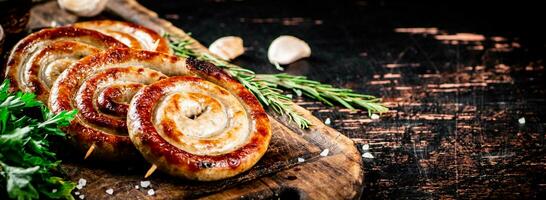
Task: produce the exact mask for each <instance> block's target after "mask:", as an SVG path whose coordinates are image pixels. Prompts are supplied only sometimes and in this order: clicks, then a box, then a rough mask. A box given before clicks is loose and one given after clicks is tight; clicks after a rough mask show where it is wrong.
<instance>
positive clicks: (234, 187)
mask: <svg viewBox="0 0 546 200" xmlns="http://www.w3.org/2000/svg"><path fill="white" fill-rule="evenodd" d="M107 9H108V13H105V14H104V15H102V16H99V17H97V18H99V19H101V18H114V19H116V18H119V19H124V20H127V21H130V22H134V23H137V24H141V25H144V26H146V27H148V28H151V29H154V30H155V31H157V32H159V33H169V34H172V35H175V36H177V37H181V38H187V39H192V38H190V37H189V36H188V35H187V34H186V33H185V32H184V31H182V30H181V29H178V28H177V27H174V26H173V25H172V24H171V23H170V22H168V21H166V20H163V19H160V18H158V17H157V14H155V13H154V12H152V11H149V10H147V9H146V8H144V7H142V6H141V5H139V4H138V3H137V2H136V1H134V0H110V2H109V4H108V6H107ZM31 12H32V15H31V21H30V25H29V28H30V29H36V28H40V27H48V26H59V25H65V24H70V23H74V22H76V21H78V20H79V19H78V18H77V17H75V16H73V15H71V14H70V13H67V12H64V11H61V10H59V8H58V6H57V4H56V3H55V2H48V3H44V4H40V5H37V6H35V7H34V8H33V9H32V11H31ZM192 40H193V39H192ZM193 44H194V46H193V47H194V48H196V49H197V50H199V51H203V52H206V51H207V49H206V48H205V47H204V46H203V45H201V44H200V43H198V42H197V41H196V40H194V43H193ZM294 108H295V109H297V110H298V111H299V112H301V113H302V114H303V116H305V117H306V118H307V119H309V120H310V121H311V122H312V124H313V126H312V127H311V128H310V129H308V130H305V131H302V130H300V129H299V128H297V127H295V126H294V125H292V124H290V123H288V122H287V120H286V119H285V118H284V117H281V116H277V115H275V114H274V113H273V112H269V113H270V114H271V116H270V120H271V124H272V130H273V137H272V139H271V144H270V148H269V149H268V151H267V152H266V154H265V155H264V157H263V158H262V159H261V160H260V162H258V163H257V164H256V166H254V167H253V168H252V169H251V170H250V171H248V172H246V173H243V174H241V175H239V176H236V177H233V178H230V179H227V180H223V181H216V182H192V181H186V180H179V179H173V178H172V177H169V176H167V175H164V174H162V173H157V174H154V176H152V177H151V179H150V180H151V183H152V184H151V186H150V187H148V188H138V189H137V188H135V186H136V185H138V184H139V182H140V181H141V180H143V178H142V176H143V174H144V172H145V170H146V168H147V167H148V166H149V164H147V163H144V162H140V163H135V164H130V165H127V164H123V163H97V162H92V161H85V162H84V161H79V159H78V158H73V159H67V160H66V161H65V163H64V164H63V167H64V169H65V170H66V171H67V173H68V175H69V177H70V178H71V179H73V180H75V181H78V180H79V179H80V178H84V179H86V180H87V185H86V186H85V187H84V188H83V189H81V190H78V193H79V195H82V194H83V195H85V199H182V198H192V199H193V198H201V199H239V198H245V199H246V198H248V199H271V198H276V197H285V198H302V199H355V198H359V197H360V195H361V190H362V184H363V178H362V177H363V170H362V167H361V156H360V153H359V152H358V150H357V149H356V148H355V145H354V143H353V141H352V140H350V139H349V138H347V137H346V136H344V135H343V134H341V133H339V132H337V131H336V130H334V129H332V128H330V127H328V126H326V125H324V124H323V123H322V121H321V120H319V119H317V118H315V117H314V116H313V115H312V114H311V113H310V112H309V111H307V110H305V109H304V108H302V107H299V106H297V105H295V104H294ZM324 149H329V152H330V153H329V154H328V156H320V155H319V154H320V152H321V151H322V150H324ZM298 158H304V159H305V161H304V162H301V163H300V162H298ZM110 188H111V189H113V190H114V193H113V195H109V194H107V193H106V192H105V191H106V190H107V189H110ZM150 188H153V189H154V191H155V194H154V195H148V194H147V192H148V190H149V189H150Z"/></svg>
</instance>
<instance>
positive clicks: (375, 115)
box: [371, 114, 379, 119]
mask: <svg viewBox="0 0 546 200" xmlns="http://www.w3.org/2000/svg"><path fill="white" fill-rule="evenodd" d="M371 118H372V119H379V115H378V114H372V116H371Z"/></svg>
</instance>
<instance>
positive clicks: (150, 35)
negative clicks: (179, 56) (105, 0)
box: [74, 20, 171, 53]
mask: <svg viewBox="0 0 546 200" xmlns="http://www.w3.org/2000/svg"><path fill="white" fill-rule="evenodd" d="M74 26H75V27H79V28H86V29H92V30H96V31H99V32H101V33H104V34H106V35H110V36H112V37H114V38H116V39H118V40H119V41H121V42H123V43H124V44H126V45H127V46H129V47H130V48H134V49H143V50H149V51H158V52H163V53H171V49H170V48H169V42H168V41H167V40H166V39H165V38H163V37H161V35H159V34H158V33H156V32H155V31H153V30H151V29H148V28H146V27H144V26H140V25H137V24H133V23H129V22H121V21H112V20H98V21H87V22H78V23H75V24H74Z"/></svg>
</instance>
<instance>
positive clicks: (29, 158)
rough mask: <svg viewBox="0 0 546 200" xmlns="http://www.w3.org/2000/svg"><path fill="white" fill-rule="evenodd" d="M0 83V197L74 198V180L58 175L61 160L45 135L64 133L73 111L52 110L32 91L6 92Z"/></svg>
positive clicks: (7, 86) (23, 199) (6, 84)
mask: <svg viewBox="0 0 546 200" xmlns="http://www.w3.org/2000/svg"><path fill="white" fill-rule="evenodd" d="M8 91H9V81H7V80H6V81H4V82H3V83H2V84H1V85H0V199H1V198H3V197H9V198H11V199H19V200H27V199H44V198H47V199H74V197H73V196H72V195H71V191H72V190H73V189H74V188H75V186H76V184H75V183H73V182H70V181H66V180H64V179H63V178H62V177H60V176H59V175H60V174H61V169H60V167H59V164H60V162H61V161H60V160H57V159H56V157H55V152H53V151H52V150H51V149H50V148H49V140H48V137H64V136H65V134H64V133H63V132H62V131H61V130H60V129H59V127H60V126H66V125H68V124H70V121H71V120H72V119H73V118H74V116H75V115H76V111H75V110H73V111H70V112H61V113H59V114H53V113H51V112H50V111H49V110H48V109H47V107H46V106H45V105H44V104H43V103H42V102H40V101H38V100H36V99H35V97H36V95H34V94H32V93H23V92H17V93H15V94H13V93H9V92H8Z"/></svg>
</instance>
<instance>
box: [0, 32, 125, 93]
mask: <svg viewBox="0 0 546 200" xmlns="http://www.w3.org/2000/svg"><path fill="white" fill-rule="evenodd" d="M116 47H118V48H123V47H126V46H125V45H124V44H123V43H121V42H119V41H117V40H116V39H114V38H112V37H110V36H107V35H104V34H102V33H100V32H97V31H93V30H87V29H80V28H74V27H60V28H52V29H44V30H41V31H38V32H36V33H33V34H31V35H29V36H27V37H25V38H24V39H22V40H21V41H19V43H17V44H16V45H15V47H14V48H13V50H12V52H11V54H10V56H9V58H8V62H7V67H6V78H7V79H10V81H11V90H12V91H15V90H18V89H19V90H21V91H24V92H33V93H35V94H36V95H37V98H38V99H39V100H41V101H44V102H46V101H47V98H48V95H49V89H50V87H51V85H52V84H53V82H54V81H55V79H56V78H57V76H58V75H59V74H60V73H62V72H63V71H64V70H65V69H66V68H68V67H70V66H71V65H72V64H73V63H75V62H77V61H78V60H80V59H81V58H83V57H85V56H87V55H90V54H93V53H97V52H100V51H102V50H105V49H108V48H116Z"/></svg>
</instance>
